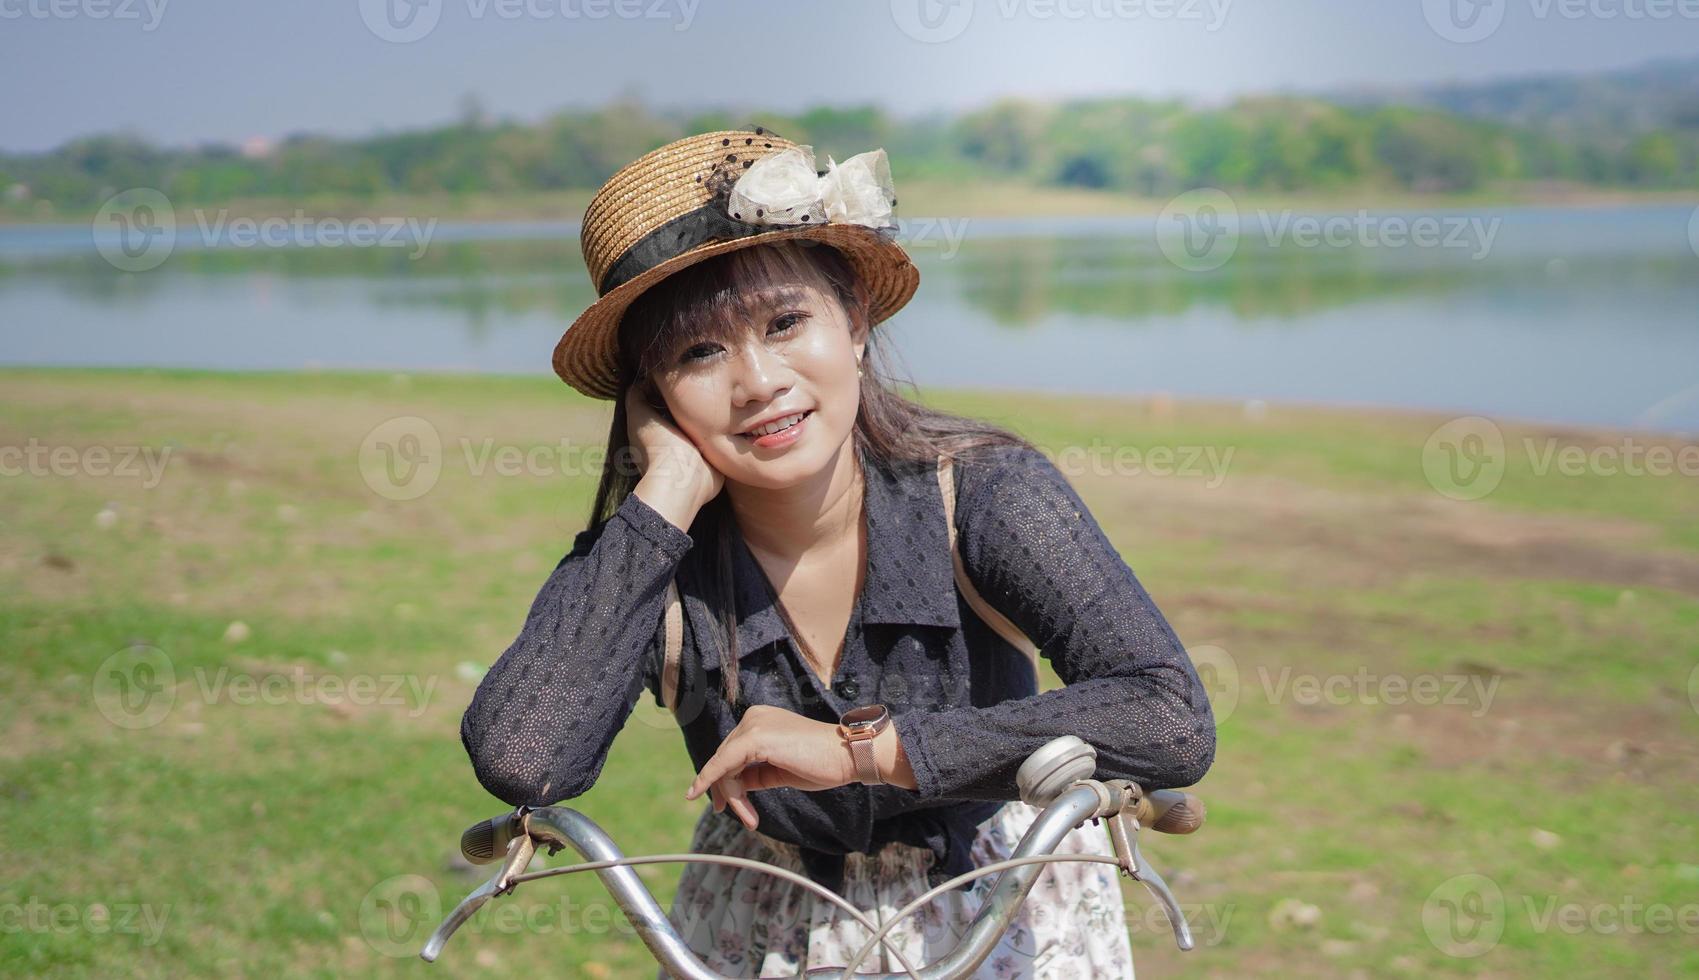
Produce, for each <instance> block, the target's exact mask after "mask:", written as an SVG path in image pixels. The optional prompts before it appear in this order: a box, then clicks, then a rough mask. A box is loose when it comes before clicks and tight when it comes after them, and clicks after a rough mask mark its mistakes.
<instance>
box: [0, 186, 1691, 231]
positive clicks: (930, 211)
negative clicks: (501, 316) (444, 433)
mask: <svg viewBox="0 0 1699 980" xmlns="http://www.w3.org/2000/svg"><path fill="white" fill-rule="evenodd" d="M593 193H594V192H593V191H590V190H570V191H557V192H548V193H535V194H510V195H491V194H470V195H460V196H447V195H418V194H408V195H391V196H384V197H376V198H353V197H346V196H339V195H307V196H304V197H300V198H292V199H278V198H238V199H234V200H229V201H219V202H209V203H196V202H182V203H177V202H173V203H174V204H175V205H176V206H177V208H178V210H180V211H194V210H199V211H203V212H209V213H212V214H223V215H225V216H226V217H230V218H236V217H247V218H256V219H258V218H269V217H289V216H293V215H295V214H296V213H297V212H300V213H304V214H307V215H310V216H313V217H318V218H342V219H352V218H371V219H380V218H384V217H399V216H416V217H428V218H434V219H437V220H443V221H458V222H490V223H509V222H512V223H518V222H535V221H577V220H579V219H580V218H581V217H582V216H583V213H584V208H585V206H586V205H587V204H588V203H589V201H590V198H591V196H592V194H593ZM1229 194H1230V195H1231V196H1232V198H1233V199H1234V201H1235V203H1236V204H1238V206H1239V207H1241V208H1256V209H1292V210H1300V211H1337V210H1357V209H1368V210H1400V209H1412V210H1438V209H1444V208H1459V209H1460V208H1483V207H1516V208H1521V207H1566V208H1593V207H1617V206H1623V205H1646V204H1681V205H1695V206H1699V188H1692V189H1685V190H1663V191H1645V190H1634V189H1626V188H1608V187H1593V186H1588V185H1576V184H1554V183H1524V184H1511V185H1505V186H1499V187H1493V188H1487V189H1483V190H1480V191H1475V192H1471V193H1468V194H1419V193H1413V192H1410V191H1405V190H1399V189H1385V188H1357V189H1351V190H1335V191H1328V192H1316V193H1297V194H1270V193H1268V192H1266V191H1244V192H1237V191H1230V192H1229ZM899 195H900V197H901V200H902V203H901V204H900V205H899V206H898V209H897V213H898V216H899V217H901V218H922V217H925V218H942V217H963V218H967V217H976V218H1013V217H1082V216H1092V215H1105V216H1109V215H1124V216H1148V215H1155V214H1158V213H1160V212H1161V211H1162V209H1163V208H1164V207H1165V206H1167V204H1168V203H1169V202H1170V201H1171V200H1173V198H1172V197H1141V196H1135V195H1129V194H1120V193H1113V192H1109V191H1094V190H1086V189H1080V188H1062V187H1034V186H1032V185H1029V184H995V183H988V182H984V181H978V182H975V183H972V184H968V185H952V184H949V183H946V182H930V181H921V180H914V181H908V182H906V183H905V184H904V186H903V187H902V188H900V189H899ZM96 214H97V210H95V209H87V210H76V211H58V210H52V209H35V210H31V209H28V208H27V207H25V206H23V205H21V204H17V203H14V204H11V205H7V206H0V225H54V224H82V223H86V222H88V221H90V220H92V219H93V218H94V217H95V215H96Z"/></svg>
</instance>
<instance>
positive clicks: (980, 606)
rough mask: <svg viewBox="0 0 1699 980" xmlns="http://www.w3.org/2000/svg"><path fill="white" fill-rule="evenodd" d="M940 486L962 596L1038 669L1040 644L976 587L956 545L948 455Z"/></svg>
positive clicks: (952, 477) (953, 488)
mask: <svg viewBox="0 0 1699 980" xmlns="http://www.w3.org/2000/svg"><path fill="white" fill-rule="evenodd" d="M938 490H939V492H940V493H942V494H943V495H944V524H945V526H946V527H948V528H949V529H950V558H951V560H952V561H953V562H954V563H955V566H956V588H957V589H959V590H961V593H962V598H964V599H966V600H967V602H968V605H970V606H972V607H973V611H974V612H975V613H977V614H978V616H979V618H980V619H983V620H985V625H987V626H989V627H991V628H992V629H993V630H996V631H997V635H998V636H1001V637H1002V638H1003V639H1004V640H1006V641H1007V642H1008V644H1009V645H1010V646H1012V647H1014V648H1015V649H1016V650H1019V651H1020V652H1021V653H1023V654H1025V655H1026V658H1027V659H1028V660H1030V661H1032V669H1033V672H1034V674H1035V675H1036V674H1037V672H1038V645H1037V644H1035V643H1033V642H1032V640H1031V638H1029V637H1028V636H1027V635H1026V634H1025V633H1023V632H1021V628H1020V627H1019V626H1016V625H1015V624H1014V623H1013V622H1012V621H1011V620H1010V619H1009V617H1007V616H1005V615H1003V614H1002V613H1000V612H998V611H997V610H995V609H993V608H991V603H989V602H986V601H985V597H984V596H982V595H980V594H979V590H978V589H976V588H974V585H973V580H972V579H970V578H968V574H967V566H966V565H963V564H962V552H961V549H960V548H957V547H956V479H955V473H954V472H953V470H952V467H951V460H950V457H948V456H943V455H940V456H939V457H938Z"/></svg>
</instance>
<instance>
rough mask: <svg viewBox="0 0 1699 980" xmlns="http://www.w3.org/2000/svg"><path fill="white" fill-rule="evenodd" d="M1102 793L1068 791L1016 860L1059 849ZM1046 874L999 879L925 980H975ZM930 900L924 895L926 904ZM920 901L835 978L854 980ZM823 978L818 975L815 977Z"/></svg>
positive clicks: (925, 970) (881, 976) (889, 977)
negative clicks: (886, 935)
mask: <svg viewBox="0 0 1699 980" xmlns="http://www.w3.org/2000/svg"><path fill="white" fill-rule="evenodd" d="M1103 802H1104V796H1103V793H1102V792H1101V791H1100V790H1098V789H1095V788H1093V787H1091V786H1078V787H1075V788H1073V789H1070V790H1068V791H1067V792H1065V793H1063V794H1062V795H1061V796H1059V797H1057V799H1056V801H1055V802H1054V803H1053V804H1051V805H1050V806H1049V807H1048V808H1046V809H1045V810H1044V812H1043V813H1041V814H1039V816H1038V819H1036V820H1034V821H1033V822H1032V826H1031V827H1029V828H1027V832H1026V834H1025V836H1023V837H1022V838H1021V843H1020V846H1019V847H1016V848H1015V852H1014V854H1012V855H1010V858H1011V859H1014V858H1023V857H1028V856H1031V855H1034V854H1050V853H1052V852H1053V851H1055V850H1056V845H1058V844H1060V843H1061V842H1062V838H1063V837H1066V836H1067V835H1068V833H1069V832H1070V831H1072V830H1073V829H1074V828H1075V827H1077V826H1079V825H1080V824H1082V823H1084V822H1085V821H1086V820H1088V819H1090V818H1091V817H1092V816H1093V815H1095V814H1096V813H1097V811H1098V808H1099V807H1101V806H1103ZM1043 870H1044V866H1043V865H1042V864H1025V865H1021V866H1020V867H1016V868H1010V869H1009V870H1007V871H1004V872H1003V873H1002V874H1001V875H999V876H998V878H997V884H996V885H995V886H993V887H992V889H991V894H990V895H988V896H986V898H985V902H984V904H982V905H980V907H979V912H978V914H977V915H975V916H974V917H973V921H972V922H970V923H969V924H968V928H967V933H966V935H964V936H963V937H962V940H961V942H959V943H957V944H956V948H955V949H954V950H952V951H951V952H950V954H949V955H948V956H946V957H944V958H943V959H941V960H939V961H938V962H936V963H930V964H927V965H926V966H923V967H921V969H920V975H921V977H922V978H923V980H949V978H953V977H966V976H972V975H973V972H974V971H975V970H977V969H979V967H980V966H981V965H982V964H984V962H985V961H986V959H987V958H989V957H990V956H991V952H992V950H994V949H996V948H997V940H998V939H999V938H1001V937H1002V935H1003V933H1004V931H1005V930H1007V929H1008V928H1009V925H1010V924H1011V923H1013V922H1014V920H1015V916H1016V915H1017V914H1019V912H1020V910H1021V903H1022V902H1023V901H1025V900H1026V896H1027V893H1028V892H1030V891H1032V886H1033V885H1034V884H1035V883H1036V882H1037V880H1038V875H1039V873H1040V872H1041V871H1043ZM926 897H927V896H925V895H923V896H921V898H922V899H924V898H926ZM919 902H920V899H916V900H915V902H912V903H910V904H909V906H908V907H906V908H904V909H902V910H901V911H899V912H898V913H897V914H896V915H895V916H894V917H893V918H892V919H891V920H889V922H888V923H887V928H886V929H885V930H881V931H880V932H879V933H877V934H875V935H874V936H872V937H870V938H869V939H868V940H867V942H866V943H865V944H864V945H863V946H862V947H861V949H859V950H857V951H856V955H855V957H854V958H853V959H851V960H850V962H849V963H848V964H847V965H846V967H845V969H844V971H843V972H842V973H838V974H833V975H835V976H839V977H849V976H850V975H851V974H852V973H854V971H855V969H856V968H857V967H858V966H860V965H861V963H862V961H863V960H865V959H866V958H867V957H868V955H869V954H870V953H872V952H873V947H874V946H875V945H877V944H878V943H879V941H880V939H882V938H883V936H884V932H885V931H888V929H889V927H890V926H892V925H895V924H896V922H898V921H900V920H901V919H903V918H904V917H905V916H907V915H908V914H909V913H911V912H913V911H915V910H916V909H917V908H918V906H919ZM810 975H811V976H813V975H818V974H810ZM854 975H855V976H857V977H876V978H878V980H894V978H897V977H901V976H904V974H901V973H877V974H867V973H855V974H854Z"/></svg>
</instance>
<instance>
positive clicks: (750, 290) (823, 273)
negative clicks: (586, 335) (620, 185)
mask: <svg viewBox="0 0 1699 980" xmlns="http://www.w3.org/2000/svg"><path fill="white" fill-rule="evenodd" d="M809 288H812V289H814V290H815V291H816V292H818V293H819V294H820V296H821V298H823V299H836V300H837V301H838V302H839V303H842V304H844V305H845V306H846V308H847V307H849V306H850V305H851V304H852V303H853V297H854V295H855V282H854V273H853V272H852V271H851V268H850V266H849V264H848V263H847V262H846V261H845V260H844V258H843V256H842V254H841V253H839V252H838V250H837V249H835V248H832V247H831V246H830V245H824V244H821V243H818V242H811V241H807V240H804V239H789V240H783V241H779V242H774V243H767V244H761V245H752V246H750V247H749V248H740V249H734V250H733V251H730V252H727V253H725V254H723V255H716V256H714V257H713V258H711V259H707V260H705V261H702V262H698V263H697V264H695V265H693V266H690V267H688V268H685V269H682V270H680V271H678V272H676V273H673V274H672V275H670V276H668V277H666V278H665V279H663V280H661V282H659V283H657V284H655V285H654V286H652V287H651V288H649V289H648V290H646V291H645V292H644V293H643V295H642V296H639V297H638V298H637V301H636V302H634V303H632V304H631V306H630V307H628V308H627V309H626V311H625V315H624V317H622V318H621V320H620V327H619V337H620V361H621V363H622V365H623V366H624V367H625V368H626V369H627V370H629V371H631V372H632V375H631V376H633V377H636V378H649V377H652V376H653V375H654V374H655V373H656V372H657V371H659V370H663V369H664V368H665V367H666V366H667V365H669V364H672V363H674V362H676V359H677V358H676V356H675V355H680V354H682V353H683V352H684V351H685V350H687V349H689V348H690V347H692V346H694V345H696V344H699V343H702V342H704V341H714V342H718V343H722V344H725V345H726V346H728V347H730V346H732V345H733V344H735V343H736V342H737V340H738V339H739V336H740V335H741V334H743V333H745V332H747V331H749V330H752V329H755V328H756V327H757V326H760V325H764V324H765V323H766V322H767V321H768V320H769V319H770V318H771V317H772V316H774V315H776V314H778V313H781V312H783V311H784V310H785V309H787V308H795V307H796V306H798V305H800V304H803V303H805V302H807V298H808V290H809ZM853 316H854V314H853V312H852V318H853Z"/></svg>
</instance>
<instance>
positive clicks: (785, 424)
mask: <svg viewBox="0 0 1699 980" xmlns="http://www.w3.org/2000/svg"><path fill="white" fill-rule="evenodd" d="M813 414H814V409H812V408H811V409H808V410H807V411H804V412H797V413H796V414H794V415H787V416H786V417H784V418H782V419H780V420H779V421H778V422H775V423H771V424H768V425H764V426H760V427H759V428H756V429H751V430H750V431H748V432H739V433H738V436H740V437H741V438H744V439H757V438H759V437H760V436H770V435H775V434H777V433H780V432H783V431H785V430H786V429H789V428H791V427H793V426H797V425H800V424H802V421H803V420H804V419H806V418H808V417H809V416H810V415H813ZM775 425H778V426H780V427H779V428H774V427H773V426H775Z"/></svg>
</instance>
